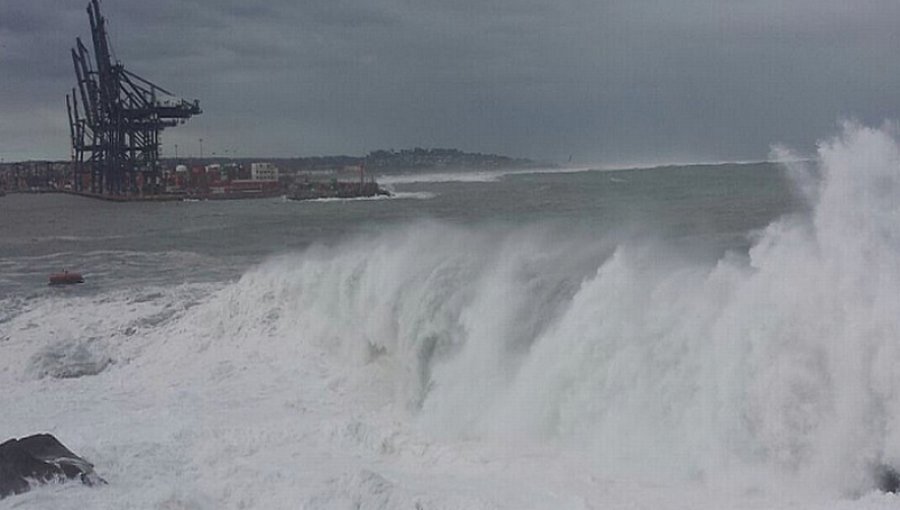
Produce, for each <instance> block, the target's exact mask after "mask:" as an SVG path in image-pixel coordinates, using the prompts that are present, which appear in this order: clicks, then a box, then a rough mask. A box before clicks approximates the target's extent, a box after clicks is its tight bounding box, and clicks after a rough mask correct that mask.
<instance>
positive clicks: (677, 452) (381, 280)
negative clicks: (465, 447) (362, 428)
mask: <svg viewBox="0 0 900 510" xmlns="http://www.w3.org/2000/svg"><path fill="white" fill-rule="evenodd" d="M898 162H900V158H898V149H897V143H896V141H895V140H894V139H893V138H892V137H891V136H890V135H889V134H888V133H887V132H886V131H885V130H879V129H872V128H866V127H862V126H858V125H846V126H845V127H844V128H843V131H842V133H841V134H840V135H839V136H838V137H836V138H835V139H833V140H830V141H828V142H825V143H823V144H821V146H820V149H819V154H818V158H817V160H816V162H815V166H816V169H815V172H814V173H812V174H811V173H810V172H805V173H804V174H803V175H805V176H807V178H808V177H809V176H810V175H814V176H815V178H816V180H815V181H814V182H813V183H812V184H811V183H810V182H808V181H807V182H804V183H803V188H804V189H805V190H806V192H805V195H806V196H807V197H809V199H810V200H812V201H813V202H812V203H810V214H809V215H794V216H790V217H786V218H782V219H779V220H777V221H775V222H773V223H772V224H771V225H769V226H768V227H767V228H765V229H764V230H763V231H762V232H760V233H758V234H756V236H755V239H754V242H753V246H752V248H751V249H750V251H749V253H747V254H740V253H734V254H728V255H726V256H725V257H723V258H721V259H720V260H719V261H718V262H717V263H716V264H714V265H711V266H710V265H708V264H706V263H703V262H702V261H690V260H684V259H683V258H681V257H677V256H674V255H673V254H672V253H671V248H670V247H669V246H667V245H666V244H665V243H662V242H659V241H652V240H635V239H631V240H629V241H627V242H619V243H616V244H611V243H610V242H609V240H600V239H590V237H589V236H588V235H587V234H585V233H584V232H581V233H580V235H579V236H577V237H575V238H569V239H565V240H561V239H559V238H554V237H553V236H550V235H547V234H546V232H541V231H540V229H531V230H529V229H528V228H524V229H521V230H520V231H517V232H512V233H507V234H501V233H499V232H490V231H487V230H478V229H470V228H469V229H467V228H459V227H449V226H446V225H441V224H420V225H416V226H412V227H408V228H405V229H401V230H399V231H394V232H392V233H387V234H383V235H381V236H380V237H379V236H375V237H372V238H369V239H365V240H357V241H354V242H350V243H347V244H344V245H341V246H338V247H335V248H327V249H326V248H319V249H315V250H311V251H308V252H306V253H304V254H302V255H300V256H299V257H297V258H293V257H285V258H281V259H278V260H275V261H272V262H269V263H267V264H265V265H263V266H261V267H260V268H258V269H255V270H253V271H251V272H250V273H248V274H247V275H245V276H244V278H243V279H242V280H241V281H240V282H238V283H237V284H236V285H235V286H234V288H233V289H232V290H230V291H226V292H225V293H226V294H227V293H228V292H231V293H232V294H231V295H230V296H229V297H228V298H227V300H228V303H231V304H228V305H226V312H225V313H224V314H223V313H221V312H222V310H217V311H216V314H217V315H218V316H222V315H224V317H225V321H223V322H221V327H220V328H221V329H219V330H217V333H216V334H215V335H213V336H219V337H221V336H229V335H231V336H234V332H238V333H240V332H242V331H246V330H247V328H248V327H249V328H251V331H252V333H251V335H252V336H256V335H261V336H263V337H266V338H273V339H277V338H289V339H290V340H291V341H293V342H297V343H298V344H300V345H313V346H315V347H316V348H324V349H326V350H328V351H331V352H333V353H334V354H335V355H337V356H338V357H339V358H340V359H345V360H348V361H351V362H352V363H355V364H356V365H357V366H365V365H367V364H380V366H381V367H382V369H383V370H382V371H381V372H380V373H381V374H382V375H384V377H385V380H386V381H388V383H387V384H388V385H389V386H390V387H391V388H392V389H391V391H392V392H393V394H394V395H395V397H396V399H397V400H396V402H398V403H399V404H402V406H403V407H404V408H406V409H408V410H409V412H410V413H412V415H414V416H416V420H417V421H418V422H419V423H421V424H422V425H423V427H424V429H425V430H426V431H429V430H430V431H432V433H435V434H438V435H442V436H446V435H448V434H449V435H451V436H452V435H459V436H464V437H480V438H482V439H485V440H504V441H505V440H509V439H513V440H527V441H535V440H537V441H559V442H561V443H562V444H570V445H575V446H579V447H580V448H586V449H587V450H588V451H590V452H592V456H593V457H594V458H595V459H596V462H597V466H599V468H601V469H604V470H611V471H614V472H615V471H617V470H619V471H628V472H644V473H645V474H647V475H648V476H656V475H658V474H660V473H670V474H671V473H676V474H677V473H681V474H683V475H690V476H703V477H707V478H715V477H716V476H717V473H721V472H723V471H727V470H729V469H750V470H754V469H757V470H762V471H767V472H771V473H776V474H775V475H774V476H773V478H775V477H782V476H793V477H796V479H804V480H810V481H811V483H813V484H815V485H817V486H820V487H829V488H836V489H837V490H839V491H844V492H846V491H853V490H857V489H860V488H863V487H865V486H866V484H868V483H870V482H871V472H872V470H871V467H872V466H875V465H879V464H882V463H887V464H892V463H898V462H900V428H898V420H900V394H898V390H900V379H898V378H900V376H898V375H897V374H898V372H897V370H895V367H896V366H898V363H900V345H898V338H900V298H898V295H900V294H898V291H900V234H898V229H897V225H898V224H900V217H898V214H900V211H898V204H900V191H898V190H900V183H898V178H900V172H898ZM811 186H812V188H811ZM811 189H814V192H811V191H810V190H811ZM220 299H225V298H224V297H223V296H220ZM245 300H249V301H245ZM240 303H248V304H247V306H246V307H244V306H243V305H240ZM249 303H253V305H250V304H249ZM261 303H262V304H263V305H264V308H266V309H267V310H268V312H266V314H261V313H260V312H259V311H258V308H257V307H258V305H259V304H261ZM235 307H237V308H235ZM239 310H240V311H239ZM235 313H238V316H237V317H235V316H234V314H235ZM273 314H274V315H273ZM229 315H231V317H232V319H234V321H236V322H233V321H232V319H229ZM254 324H255V325H254ZM238 336H241V335H240V334H239V335H238ZM273 341H275V340H273Z"/></svg>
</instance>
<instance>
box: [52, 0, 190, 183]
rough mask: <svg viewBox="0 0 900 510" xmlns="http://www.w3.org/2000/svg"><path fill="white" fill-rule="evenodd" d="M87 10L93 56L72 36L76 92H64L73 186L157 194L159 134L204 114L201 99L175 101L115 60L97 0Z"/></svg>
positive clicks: (171, 95)
mask: <svg viewBox="0 0 900 510" xmlns="http://www.w3.org/2000/svg"><path fill="white" fill-rule="evenodd" d="M87 13H88V18H89V20H90V25H91V42H92V45H93V49H94V56H93V59H92V58H91V54H90V51H89V50H88V48H87V47H86V46H85V44H84V43H83V42H82V41H81V38H80V37H79V38H76V39H75V47H74V48H72V51H71V54H72V63H73V65H74V67H75V78H76V83H77V90H76V88H73V89H72V91H71V93H70V94H67V95H66V109H67V112H68V116H69V135H70V136H71V139H72V166H73V171H74V183H75V184H74V185H75V190H76V191H82V192H91V193H97V194H110V195H129V194H155V193H158V192H159V190H160V188H161V174H162V171H161V168H160V164H159V147H160V133H161V132H162V130H163V129H165V128H168V127H174V126H176V125H178V124H180V123H183V122H184V121H185V120H187V119H189V118H191V117H192V116H194V115H199V114H200V113H202V111H201V110H200V103H199V101H197V100H194V101H186V100H184V99H177V98H175V97H174V94H172V93H171V92H169V91H168V90H166V89H164V88H162V87H160V86H159V85H156V84H155V83H153V82H151V81H150V80H147V79H145V78H142V77H140V76H138V75H137V74H135V73H133V72H131V71H128V70H126V69H125V66H124V65H122V63H121V62H119V61H118V60H116V61H113V60H112V58H111V56H110V54H111V51H110V42H109V35H108V33H107V30H106V18H104V17H103V15H102V14H101V13H100V2H99V0H91V2H90V3H89V4H88V6H87ZM161 96H164V97H165V98H163V97H161ZM79 99H80V102H79Z"/></svg>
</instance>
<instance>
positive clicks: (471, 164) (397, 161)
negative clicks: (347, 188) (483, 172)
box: [365, 147, 537, 171]
mask: <svg viewBox="0 0 900 510" xmlns="http://www.w3.org/2000/svg"><path fill="white" fill-rule="evenodd" d="M365 162H366V166H367V168H369V169H370V170H387V171H390V170H395V171H404V170H418V169H432V168H479V169H483V168H523V167H525V168H527V167H532V166H536V165H537V163H536V162H534V161H532V160H530V159H522V158H510V157H507V156H498V155H496V154H482V153H478V152H476V153H472V152H463V151H461V150H459V149H423V148H421V147H416V148H415V149H404V150H401V151H393V150H391V151H385V150H377V151H372V152H370V153H369V154H368V155H367V156H366V157H365Z"/></svg>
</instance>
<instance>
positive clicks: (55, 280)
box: [50, 271, 84, 285]
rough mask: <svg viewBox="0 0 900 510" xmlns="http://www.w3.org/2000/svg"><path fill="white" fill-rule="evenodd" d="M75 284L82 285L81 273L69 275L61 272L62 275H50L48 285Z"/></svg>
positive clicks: (66, 272)
mask: <svg viewBox="0 0 900 510" xmlns="http://www.w3.org/2000/svg"><path fill="white" fill-rule="evenodd" d="M75 283H84V278H83V277H82V276H81V273H70V272H68V271H63V272H62V273H53V274H51V275H50V285H72V284H75Z"/></svg>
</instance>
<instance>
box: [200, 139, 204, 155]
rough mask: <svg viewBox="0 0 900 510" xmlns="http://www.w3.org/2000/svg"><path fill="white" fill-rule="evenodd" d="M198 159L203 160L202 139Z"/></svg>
mask: <svg viewBox="0 0 900 510" xmlns="http://www.w3.org/2000/svg"><path fill="white" fill-rule="evenodd" d="M200 159H203V139H202V138H201V139H200Z"/></svg>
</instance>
